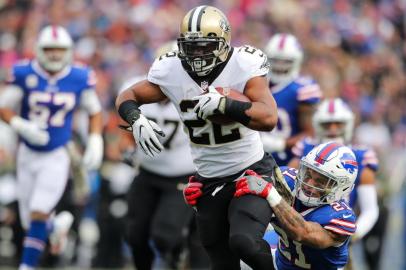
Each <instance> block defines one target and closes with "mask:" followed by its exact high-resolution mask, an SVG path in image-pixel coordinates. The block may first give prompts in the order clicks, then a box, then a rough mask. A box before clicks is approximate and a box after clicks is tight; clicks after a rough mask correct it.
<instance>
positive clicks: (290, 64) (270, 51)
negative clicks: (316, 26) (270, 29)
mask: <svg viewBox="0 0 406 270" xmlns="http://www.w3.org/2000/svg"><path fill="white" fill-rule="evenodd" d="M265 53H266V55H267V56H268V59H269V63H270V69H269V78H270V80H271V81H272V82H273V83H275V84H278V83H282V82H287V81H290V80H293V79H295V78H296V77H298V76H299V72H300V67H301V64H302V60H303V50H302V47H301V46H300V43H299V41H298V40H297V39H296V37H295V36H293V35H291V34H287V33H280V34H275V35H274V36H272V37H271V39H270V40H269V41H268V44H267V45H266V47H265Z"/></svg>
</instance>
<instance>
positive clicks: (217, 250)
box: [116, 6, 277, 270]
mask: <svg viewBox="0 0 406 270" xmlns="http://www.w3.org/2000/svg"><path fill="white" fill-rule="evenodd" d="M180 30H181V31H180V32H181V33H180V37H179V39H178V46H179V52H178V53H169V54H167V55H166V56H164V57H161V58H159V59H157V60H156V61H155V62H154V64H153V65H152V67H151V68H150V70H149V74H148V79H147V80H143V81H141V82H139V83H137V84H135V85H134V86H132V87H130V88H129V89H127V90H126V91H124V92H122V93H121V94H120V95H119V96H118V98H117V100H116V105H117V109H118V112H119V114H120V116H121V117H122V118H123V119H124V120H126V122H128V123H129V125H130V126H131V129H132V131H133V135H134V137H135V140H136V142H137V144H138V146H139V147H140V148H141V149H142V150H143V151H145V153H146V154H148V155H149V156H155V155H157V154H158V153H160V152H161V151H162V150H163V149H164V147H163V145H162V143H161V142H160V141H159V140H158V136H160V135H162V134H163V133H162V130H161V129H160V128H159V126H158V125H157V124H156V123H155V122H152V121H149V120H147V118H146V117H145V116H144V115H143V114H142V113H141V109H140V108H139V106H140V105H141V104H144V103H154V102H160V101H164V100H165V99H167V98H169V99H170V101H171V102H172V103H174V105H175V106H176V109H177V111H178V113H179V114H180V118H181V120H182V121H183V123H184V125H185V127H186V130H187V131H188V135H189V139H190V145H191V149H192V157H193V161H194V165H195V166H196V169H197V174H196V176H195V177H193V178H191V180H190V182H194V183H195V184H196V182H198V184H200V185H201V186H203V187H202V189H203V195H202V196H201V197H200V198H199V200H198V202H197V204H196V208H197V224H198V230H199V234H200V238H201V240H202V243H203V246H204V247H205V249H206V251H207V252H208V255H209V257H210V261H211V267H212V269H221V270H223V269H240V258H242V259H243V260H244V261H245V262H246V263H247V264H248V265H250V266H251V267H253V268H254V269H264V270H265V269H266V270H268V269H271V268H272V264H273V263H272V257H271V256H270V255H269V254H268V253H267V246H266V243H265V242H264V241H263V240H262V235H263V234H264V232H265V229H266V226H267V223H268V220H269V219H270V216H271V210H270V209H269V207H268V205H267V203H266V201H264V200H262V199H260V198H256V197H254V196H246V197H245V198H241V199H233V194H234V191H235V185H234V182H233V181H234V180H236V179H237V178H238V177H239V176H241V174H242V173H243V172H244V171H245V170H246V169H248V168H252V169H256V170H258V171H260V172H261V173H263V174H268V175H270V176H271V175H273V172H274V169H275V168H276V164H275V161H274V160H273V158H272V157H271V156H270V155H267V154H264V150H263V145H262V143H261V141H260V136H259V133H258V132H256V131H254V130H262V131H270V130H272V129H273V128H274V126H275V125H276V121H277V112H276V104H275V100H274V99H273V97H272V95H271V93H270V92H269V90H268V85H267V80H266V77H265V76H266V75H267V73H268V62H267V57H266V55H265V54H264V53H262V52H261V51H260V50H258V49H256V48H253V47H251V46H243V47H239V48H234V47H232V46H231V44H230V41H231V29H230V24H229V22H228V19H227V17H226V16H225V15H224V14H223V13H222V12H221V11H220V10H219V9H217V8H214V7H211V6H198V7H196V8H194V9H192V10H190V11H189V12H188V13H187V14H186V16H185V17H184V19H183V20H182V23H181V29H180ZM214 87H230V88H231V89H235V90H237V91H239V92H240V93H244V95H245V96H247V97H248V98H249V99H250V100H251V102H242V101H237V100H233V99H230V98H226V97H225V96H223V95H221V94H220V93H218V92H217V91H216V90H215V89H214ZM215 114H223V115H225V116H227V117H229V119H232V120H233V121H235V122H232V123H231V124H222V125H221V124H216V123H214V122H212V121H210V120H209V119H208V118H209V117H210V116H212V115H215ZM167 136H168V135H167Z"/></svg>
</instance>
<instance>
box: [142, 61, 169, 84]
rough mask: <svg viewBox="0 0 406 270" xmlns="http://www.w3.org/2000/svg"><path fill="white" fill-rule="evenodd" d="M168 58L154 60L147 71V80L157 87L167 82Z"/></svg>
mask: <svg viewBox="0 0 406 270" xmlns="http://www.w3.org/2000/svg"><path fill="white" fill-rule="evenodd" d="M171 60H172V59H170V58H168V57H164V58H161V57H158V58H156V59H155V61H154V63H153V64H152V66H151V68H150V69H149V71H148V76H147V80H148V81H149V82H152V83H155V84H157V85H163V84H165V83H166V82H167V81H168V77H169V76H170V61H171Z"/></svg>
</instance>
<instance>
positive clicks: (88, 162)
mask: <svg viewBox="0 0 406 270" xmlns="http://www.w3.org/2000/svg"><path fill="white" fill-rule="evenodd" d="M80 106H81V107H82V108H83V109H85V110H86V111H87V112H88V115H89V136H88V140H87V143H86V150H85V153H84V155H83V163H84V165H85V166H86V168H87V169H89V170H97V169H98V168H99V167H100V166H101V163H102V160H103V151H104V145H103V136H102V130H103V116H102V108H101V104H100V101H99V98H98V97H97V94H96V91H95V90H94V89H93V88H89V89H87V90H84V91H83V93H82V96H81V99H80Z"/></svg>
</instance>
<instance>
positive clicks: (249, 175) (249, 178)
mask: <svg viewBox="0 0 406 270" xmlns="http://www.w3.org/2000/svg"><path fill="white" fill-rule="evenodd" d="M272 188H273V186H272V184H271V183H269V182H267V181H265V180H264V179H262V177H261V176H260V175H258V174H257V173H256V172H254V171H253V170H247V171H245V175H244V177H242V178H240V179H239V180H238V181H237V183H236V191H235V193H234V197H240V196H243V195H246V194H254V195H258V196H260V197H262V198H265V199H267V197H268V195H269V193H270V191H271V189H272Z"/></svg>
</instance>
